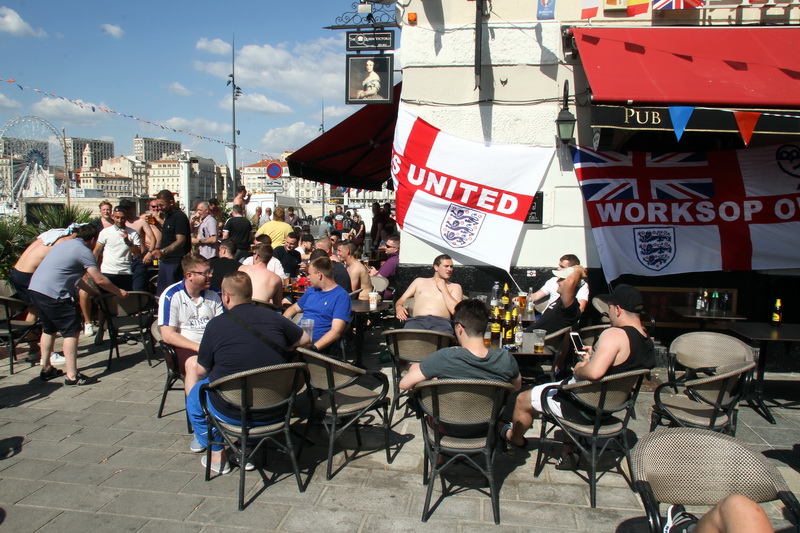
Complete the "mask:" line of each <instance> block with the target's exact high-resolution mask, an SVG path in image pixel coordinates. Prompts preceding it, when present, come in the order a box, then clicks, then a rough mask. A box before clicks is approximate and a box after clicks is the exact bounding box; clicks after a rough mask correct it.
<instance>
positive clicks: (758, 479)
mask: <svg viewBox="0 0 800 533" xmlns="http://www.w3.org/2000/svg"><path fill="white" fill-rule="evenodd" d="M631 473H632V474H633V479H634V486H635V489H636V492H638V493H639V497H640V498H641V499H642V503H643V504H644V508H645V511H646V512H647V519H648V522H649V525H650V532H651V533H660V532H661V531H663V530H664V521H663V520H662V518H661V512H660V504H661V503H668V504H679V505H716V504H717V502H719V501H720V500H722V499H723V498H725V497H727V496H730V495H731V494H742V495H744V496H747V497H748V498H750V499H751V500H753V501H755V502H757V503H763V502H769V501H774V500H781V501H782V502H783V503H784V505H785V506H786V507H787V508H788V510H789V511H790V512H791V513H792V515H794V520H795V524H796V525H797V527H798V531H800V503H798V501H797V498H796V497H795V495H794V494H792V492H791V491H790V490H789V487H788V485H787V484H786V481H784V479H783V477H782V476H781V474H780V473H779V472H778V470H777V469H776V468H775V466H774V465H773V464H772V463H771V462H770V461H769V460H767V459H766V458H765V457H764V456H763V455H762V454H761V452H758V451H756V450H754V449H752V448H750V447H749V446H748V445H746V444H744V443H742V442H740V441H738V440H736V439H735V438H734V437H731V436H729V435H723V434H721V433H717V432H714V431H708V430H706V429H698V428H666V429H661V430H659V431H655V432H653V433H648V434H647V435H645V436H643V437H642V438H641V439H640V440H639V442H638V443H637V444H636V447H635V448H634V449H633V461H632V469H631Z"/></svg>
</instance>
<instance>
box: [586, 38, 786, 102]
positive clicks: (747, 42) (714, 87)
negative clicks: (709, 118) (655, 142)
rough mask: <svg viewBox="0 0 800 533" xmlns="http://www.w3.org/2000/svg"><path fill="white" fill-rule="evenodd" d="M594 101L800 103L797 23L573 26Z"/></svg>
mask: <svg viewBox="0 0 800 533" xmlns="http://www.w3.org/2000/svg"><path fill="white" fill-rule="evenodd" d="M572 34H573V35H574V36H575V40H576V42H577V45H578V52H579V54H580V57H581V62H582V63H583V68H584V70H585V71H586V76H587V77H588V79H589V85H590V86H591V89H592V94H593V101H594V102H597V103H629V104H637V105H638V104H670V105H695V106H702V105H708V106H736V107H757V108H798V107H800V54H798V52H797V51H798V50H800V28H797V27H724V28H720V27H692V28H687V27H680V28H674V27H670V28H663V27H657V28H656V27H648V28H572Z"/></svg>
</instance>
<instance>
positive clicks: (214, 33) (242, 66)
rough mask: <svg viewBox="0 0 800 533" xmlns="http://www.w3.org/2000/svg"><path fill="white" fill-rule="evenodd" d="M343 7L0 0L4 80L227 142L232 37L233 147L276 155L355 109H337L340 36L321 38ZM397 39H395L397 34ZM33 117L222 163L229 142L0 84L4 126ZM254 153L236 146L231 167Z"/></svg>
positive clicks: (240, 0)
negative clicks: (158, 140)
mask: <svg viewBox="0 0 800 533" xmlns="http://www.w3.org/2000/svg"><path fill="white" fill-rule="evenodd" d="M351 5H352V1H350V0H307V1H305V2H297V1H277V0H228V1H226V2H220V1H213V2H212V1H210V0H192V1H186V0H159V1H154V0H139V1H137V2H121V1H108V0H103V1H100V0H81V1H78V2H55V1H52V0H47V1H31V0H23V1H15V0H14V1H12V0H0V50H2V52H1V53H2V61H0V78H2V79H15V80H16V83H18V84H20V85H23V86H28V87H33V88H37V89H41V90H42V91H44V92H47V93H53V94H56V95H59V96H63V97H65V98H68V99H71V100H75V101H81V102H83V103H86V104H90V105H95V106H100V107H104V108H109V109H113V110H115V111H118V112H120V113H124V114H127V115H133V116H136V117H139V118H141V119H144V120H149V121H151V122H156V123H159V124H163V125H165V126H171V127H173V128H180V129H184V130H187V131H192V132H194V133H197V134H199V135H203V136H207V137H211V138H213V139H218V140H221V141H224V142H225V143H229V142H230V140H231V106H230V96H231V91H230V88H229V87H227V86H226V84H225V82H226V80H227V76H228V74H229V73H230V71H231V41H232V37H234V36H235V56H236V83H237V85H239V86H240V87H241V88H242V90H243V96H242V97H241V98H240V99H239V100H237V113H236V120H237V123H236V126H237V129H238V130H241V136H240V137H239V138H238V143H237V144H238V145H239V146H241V147H243V148H249V149H252V150H255V151H258V152H265V153H268V154H270V155H274V156H279V155H280V154H281V153H282V152H283V150H284V149H290V150H291V149H297V148H300V147H301V146H303V145H304V144H305V143H306V142H308V141H309V140H311V139H313V138H314V137H315V136H316V135H318V130H319V126H320V122H321V106H322V101H323V99H324V102H325V108H326V110H325V126H326V128H330V127H331V126H333V125H335V124H336V123H338V122H339V121H341V120H342V119H343V118H345V117H346V116H348V115H350V114H351V113H353V112H354V111H356V110H357V109H358V108H357V107H354V106H345V105H344V77H345V76H344V73H345V53H346V52H345V44H344V31H334V30H325V29H323V27H324V26H329V25H333V24H335V23H336V20H335V19H336V17H337V16H339V15H341V14H342V13H344V12H347V11H349V10H350V6H351ZM398 38H399V35H398ZM22 115H37V116H41V117H43V118H45V119H46V120H48V121H50V122H51V123H52V124H53V125H54V126H55V127H56V128H57V129H59V130H61V128H65V129H66V133H67V136H70V137H88V138H100V139H107V140H113V141H114V143H115V153H116V155H123V154H127V155H132V153H133V137H134V135H135V134H137V133H138V134H139V135H140V136H142V137H163V138H167V139H170V140H176V141H180V142H182V143H183V145H184V148H189V149H191V150H194V151H195V152H196V153H197V154H198V155H201V156H205V157H211V158H213V159H214V160H215V161H216V162H217V163H218V164H224V163H225V156H224V145H222V144H218V143H214V142H208V141H202V140H199V139H196V138H194V137H192V136H188V135H183V134H176V133H174V132H172V131H164V130H162V129H161V128H156V127H153V126H148V125H147V124H143V123H141V122H139V121H136V120H132V119H129V118H124V117H120V116H118V115H114V114H110V113H103V112H100V111H97V112H92V111H91V110H90V109H89V107H88V106H86V107H85V108H83V109H81V108H80V107H79V106H77V105H74V104H72V103H70V102H68V101H64V100H59V99H53V98H50V97H47V96H45V95H42V94H40V93H37V92H35V91H31V90H24V91H21V90H20V89H19V88H18V87H17V86H16V85H15V84H9V83H0V126H2V125H4V124H6V122H8V121H9V120H11V119H12V118H14V117H17V116H22ZM259 159H260V156H259V155H257V154H253V153H250V152H248V151H247V150H241V149H240V150H239V152H238V157H237V163H238V164H249V163H253V162H255V161H258V160H259Z"/></svg>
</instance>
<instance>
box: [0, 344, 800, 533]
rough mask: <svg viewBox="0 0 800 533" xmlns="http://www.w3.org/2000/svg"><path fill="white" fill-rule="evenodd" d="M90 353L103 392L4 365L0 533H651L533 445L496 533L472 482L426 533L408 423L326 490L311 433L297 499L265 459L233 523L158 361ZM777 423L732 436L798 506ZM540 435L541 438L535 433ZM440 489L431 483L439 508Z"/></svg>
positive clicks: (507, 460) (370, 351)
mask: <svg viewBox="0 0 800 533" xmlns="http://www.w3.org/2000/svg"><path fill="white" fill-rule="evenodd" d="M91 340H92V339H90V338H86V337H83V336H82V337H81V343H80V351H79V366H80V368H81V370H82V371H83V372H85V373H87V374H89V375H95V376H99V377H100V381H99V382H98V383H96V384H94V385H92V386H88V387H65V386H63V385H62V383H61V381H60V380H54V381H51V382H48V383H43V382H41V381H40V380H39V368H38V367H29V366H28V365H27V364H26V363H18V365H17V370H18V371H17V373H15V374H14V375H13V376H9V375H8V370H7V361H5V360H3V361H0V364H3V365H4V366H2V367H0V368H2V370H0V371H2V375H0V530H3V531H14V532H17V533H23V532H29V531H30V532H33V531H37V532H51V531H52V532H60V531H70V530H71V531H74V530H83V531H91V532H92V533H101V532H104V531H109V532H112V531H113V532H115V533H117V532H122V531H135V532H181V533H183V532H204V533H205V532H233V531H261V532H263V531H287V532H303V531H312V530H314V531H320V530H322V531H326V532H329V533H334V532H339V531H341V532H362V531H363V532H366V531H388V532H400V531H437V532H439V531H442V532H450V531H452V532H462V533H467V532H471V531H486V530H487V529H488V530H491V531H498V532H500V531H502V532H506V531H508V532H523V531H526V532H542V533H544V532H555V531H576V532H584V531H586V532H589V531H591V532H596V531H617V532H642V533H644V532H646V531H647V523H646V520H645V518H644V512H643V510H642V507H641V504H640V502H639V499H638V497H637V496H636V495H635V494H634V493H633V492H632V491H631V490H630V488H629V487H628V485H627V482H626V480H625V478H624V477H623V476H621V475H619V474H616V473H608V474H606V475H605V476H603V478H602V479H601V480H600V482H599V485H598V507H597V509H591V508H590V506H589V488H588V484H587V483H586V482H585V481H584V480H583V479H581V478H580V477H579V476H578V475H577V474H576V473H574V472H560V471H556V470H555V469H554V468H553V466H552V464H550V465H548V466H546V467H545V469H544V471H543V472H542V474H541V475H540V476H539V477H538V478H535V477H533V463H534V462H535V453H536V449H535V446H534V447H533V449H532V450H529V451H524V452H520V451H517V452H516V453H509V454H503V455H501V456H499V458H498V460H497V463H496V470H497V482H498V486H499V487H500V518H501V524H500V525H499V526H495V525H494V522H493V519H492V509H491V504H490V501H489V498H488V496H487V495H486V494H485V493H482V492H480V491H479V490H477V489H475V488H474V487H478V488H480V486H481V484H480V483H474V482H473V483H470V484H469V486H470V487H473V488H471V489H469V490H464V491H462V492H458V493H456V494H453V495H449V496H447V497H446V498H444V499H443V500H442V501H441V503H440V504H439V505H438V507H436V509H435V511H434V513H433V516H431V518H430V519H429V520H428V522H427V523H423V522H421V521H420V516H421V513H422V504H423V501H424V497H425V486H424V485H423V484H422V442H421V437H420V433H419V431H420V430H419V427H418V425H419V422H418V421H417V420H416V419H415V418H411V417H409V418H405V419H404V420H402V421H401V422H399V423H397V424H396V425H395V426H394V427H393V432H392V450H393V452H392V453H393V454H394V456H395V457H394V460H393V462H392V463H391V464H387V463H386V456H385V453H384V451H383V450H382V449H381V443H382V437H381V433H380V432H379V431H377V430H372V429H367V430H366V431H364V445H363V446H362V448H361V449H360V450H358V451H355V450H354V448H355V445H356V442H355V438H354V437H353V436H352V435H346V436H344V437H343V438H342V440H341V442H340V445H341V447H339V448H338V450H339V451H338V454H337V456H336V462H335V465H334V469H335V472H336V473H335V476H334V478H333V479H332V480H330V481H326V480H325V462H324V461H325V456H326V453H327V447H326V445H325V442H326V441H325V437H324V436H323V435H322V434H320V433H319V432H316V433H315V432H314V431H312V432H311V439H312V440H314V441H316V442H318V443H320V444H318V445H316V446H308V445H307V446H306V447H305V448H304V450H303V454H302V457H301V461H300V466H301V469H302V479H303V481H304V483H306V486H307V488H306V490H305V492H304V493H300V492H299V491H298V489H297V484H296V482H295V480H294V478H293V476H292V474H291V467H290V466H289V463H288V461H285V460H283V459H282V458H281V457H280V456H279V455H277V454H274V455H277V456H276V457H274V458H273V457H271V456H272V455H273V454H269V457H268V460H267V464H266V468H265V470H266V472H267V474H268V475H270V476H272V477H273V478H277V482H274V483H273V482H270V483H268V484H267V486H266V487H265V486H264V483H263V481H262V480H261V478H260V476H259V475H258V473H257V472H252V473H248V475H247V478H246V486H247V495H246V501H249V502H250V503H249V504H248V505H247V507H246V509H245V510H244V511H242V512H239V511H238V510H237V503H236V498H237V495H238V480H239V475H238V470H235V469H234V471H233V473H232V474H229V475H226V476H218V477H216V478H213V479H212V480H211V481H210V482H206V481H204V477H203V470H202V467H201V465H200V456H199V455H196V454H192V453H190V452H189V449H188V446H189V441H190V437H189V435H188V434H187V431H186V419H185V415H184V411H183V394H182V393H181V392H180V391H174V392H171V393H170V394H169V396H168V400H167V405H166V409H165V416H164V417H163V418H157V417H156V412H157V410H158V403H159V400H160V398H161V391H162V388H163V386H164V379H165V369H164V363H163V361H161V360H160V359H156V360H154V362H153V363H154V364H153V366H152V367H149V366H148V365H147V362H146V360H145V357H144V352H143V351H142V349H141V346H140V345H138V344H132V343H131V344H127V345H125V346H122V347H121V352H122V357H121V358H120V359H114V361H113V363H112V369H111V371H110V372H108V373H106V372H105V365H106V361H107V357H108V341H106V343H105V344H104V345H103V346H100V347H95V346H93V345H92V343H91ZM380 342H381V337H380V335H379V333H378V332H375V331H370V332H368V333H367V339H366V352H367V355H366V357H365V363H366V364H367V366H370V367H373V368H375V367H382V368H383V370H384V371H385V372H387V373H388V372H389V369H388V364H387V363H379V360H380V358H379V353H380V351H381V350H382V347H381V346H380ZM770 379H771V380H775V382H776V383H779V384H782V385H784V387H783V389H781V390H787V389H788V390H790V391H791V392H790V395H791V394H794V396H795V397H794V399H795V400H797V399H798V398H797V396H798V392H797V390H798V388H797V387H795V386H794V384H796V383H800V376H798V375H796V374H777V375H774V376H770ZM787 385H788V386H787ZM651 403H652V393H648V392H643V393H642V394H641V395H640V397H639V402H638V405H637V418H636V420H633V421H632V423H631V429H632V430H634V431H635V432H636V433H637V434H638V435H643V434H644V433H646V432H647V430H648V425H649V416H648V409H649V406H650V404H651ZM773 413H774V414H775V417H776V418H777V420H778V423H777V424H776V425H771V424H769V423H768V422H766V420H764V419H763V418H761V417H760V416H759V415H758V414H756V413H755V412H753V411H752V410H751V409H750V408H748V407H743V408H742V409H741V413H740V417H739V420H740V425H739V430H738V433H737V437H739V438H740V439H742V440H744V441H745V442H747V443H750V444H752V445H754V446H755V447H756V448H757V449H759V450H762V451H763V453H764V454H765V455H766V456H767V457H769V458H770V460H771V461H773V462H774V463H775V464H776V466H777V467H778V469H779V470H780V472H781V473H782V474H783V476H784V478H785V479H786V480H787V482H788V483H789V485H790V487H791V488H792V490H793V491H794V492H795V494H800V444H798V443H800V411H798V410H793V409H785V408H778V409H774V411H773ZM534 436H538V425H537V426H535V427H534V428H533V430H531V432H530V433H529V437H534ZM345 460H346V461H347V462H346V465H344V466H343V464H344V461H345ZM342 466H343V467H342ZM336 469H339V470H338V471H336ZM309 478H310V479H309ZM454 479H455V478H454ZM458 479H461V478H460V477H459V478H458ZM465 479H474V478H473V477H468V478H465ZM439 489H440V485H438V484H437V487H436V490H434V500H436V499H437V498H439V496H440V495H441V493H440V491H439ZM765 508H766V510H767V513H768V516H769V517H770V519H771V520H772V521H773V525H774V527H775V528H776V530H778V531H789V530H791V528H792V525H791V524H790V522H788V521H787V520H785V519H784V516H783V511H784V509H783V506H782V505H781V504H777V505H775V504H767V505H766V506H765ZM700 511H702V509H700Z"/></svg>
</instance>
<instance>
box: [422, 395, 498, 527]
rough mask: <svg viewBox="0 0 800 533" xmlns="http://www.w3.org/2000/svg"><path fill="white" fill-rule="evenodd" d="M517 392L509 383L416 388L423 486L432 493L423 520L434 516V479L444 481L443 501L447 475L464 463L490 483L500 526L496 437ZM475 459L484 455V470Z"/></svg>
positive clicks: (423, 511)
mask: <svg viewBox="0 0 800 533" xmlns="http://www.w3.org/2000/svg"><path fill="white" fill-rule="evenodd" d="M513 390H514V387H513V386H511V385H510V384H509V383H502V382H497V381H483V380H461V379H439V380H430V381H423V382H421V383H417V385H416V386H415V387H414V390H413V392H414V398H415V400H416V402H417V404H418V405H419V408H420V411H421V414H424V416H423V417H422V435H423V441H424V444H425V466H424V472H423V483H427V485H428V490H427V492H426V494H425V506H424V508H423V510H422V521H423V522H425V521H427V520H428V518H429V517H430V515H431V513H432V510H431V508H430V505H431V496H432V494H433V484H434V482H435V481H436V478H437V477H440V478H441V482H442V496H441V498H444V497H445V496H446V495H447V492H448V489H447V486H446V484H445V479H444V473H445V471H447V470H449V468H450V467H451V466H453V465H455V464H456V463H466V464H468V465H469V466H471V467H472V468H474V469H476V470H478V471H479V472H480V473H481V474H483V475H484V476H485V477H486V480H487V481H488V482H489V497H490V498H491V500H492V511H493V513H494V523H495V524H499V523H500V503H499V501H498V495H497V489H496V487H495V483H494V470H493V463H494V456H495V452H496V450H497V438H498V437H497V429H496V427H495V426H496V422H497V417H498V416H499V414H500V411H501V410H502V408H503V406H504V405H505V402H506V397H507V395H508V394H509V393H510V392H512V391H513ZM475 456H483V459H484V464H483V466H481V465H480V464H479V463H478V462H477V461H476V460H475V459H473V457H475ZM428 469H430V476H428ZM452 486H453V484H452V483H451V485H450V487H452Z"/></svg>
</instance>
